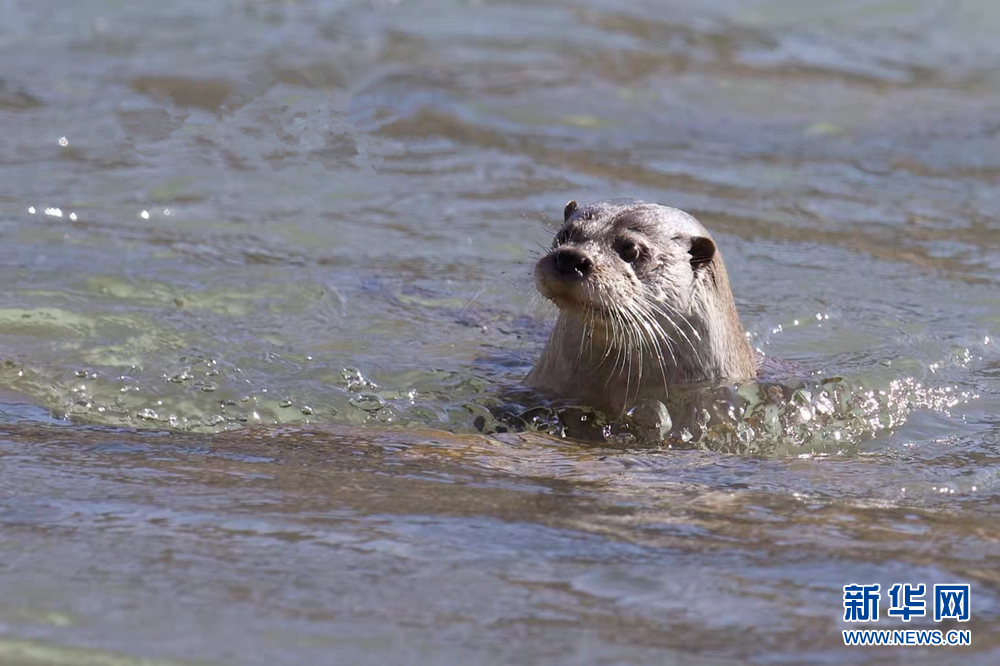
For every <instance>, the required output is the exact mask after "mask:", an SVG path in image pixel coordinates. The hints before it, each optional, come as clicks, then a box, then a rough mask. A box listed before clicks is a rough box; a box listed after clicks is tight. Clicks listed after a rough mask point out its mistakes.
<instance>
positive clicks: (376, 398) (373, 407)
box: [351, 393, 385, 412]
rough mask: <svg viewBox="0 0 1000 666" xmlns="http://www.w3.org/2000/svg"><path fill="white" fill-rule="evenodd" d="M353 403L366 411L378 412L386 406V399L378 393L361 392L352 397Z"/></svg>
mask: <svg viewBox="0 0 1000 666" xmlns="http://www.w3.org/2000/svg"><path fill="white" fill-rule="evenodd" d="M351 404H352V405H354V406H355V407H357V408H358V409H361V410H363V411H366V412H377V411H379V410H380V409H382V408H383V407H384V406H385V400H383V399H382V396H380V395H378V394H376V393H359V394H357V395H356V396H354V397H353V398H351Z"/></svg>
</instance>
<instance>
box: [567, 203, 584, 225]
mask: <svg viewBox="0 0 1000 666" xmlns="http://www.w3.org/2000/svg"><path fill="white" fill-rule="evenodd" d="M579 207H580V206H579V205H577V203H576V202H575V201H570V202H569V203H568V204H566V207H565V208H564V209H563V222H569V218H570V217H571V216H572V215H573V213H575V212H576V209H577V208H579Z"/></svg>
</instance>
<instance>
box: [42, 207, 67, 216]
mask: <svg viewBox="0 0 1000 666" xmlns="http://www.w3.org/2000/svg"><path fill="white" fill-rule="evenodd" d="M45 214H46V215H48V216H49V217H62V216H63V212H62V208H55V207H52V206H50V207H48V208H46V209H45Z"/></svg>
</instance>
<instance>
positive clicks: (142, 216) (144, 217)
mask: <svg viewBox="0 0 1000 666" xmlns="http://www.w3.org/2000/svg"><path fill="white" fill-rule="evenodd" d="M139 217H141V218H142V219H144V220H148V219H149V211H148V210H144V211H142V212H141V213H139Z"/></svg>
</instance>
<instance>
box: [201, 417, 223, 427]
mask: <svg viewBox="0 0 1000 666" xmlns="http://www.w3.org/2000/svg"><path fill="white" fill-rule="evenodd" d="M225 420H226V419H224V418H223V417H222V416H221V415H219V414H202V415H201V422H202V425H206V426H209V427H214V426H217V425H219V424H220V423H223V422H225Z"/></svg>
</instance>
